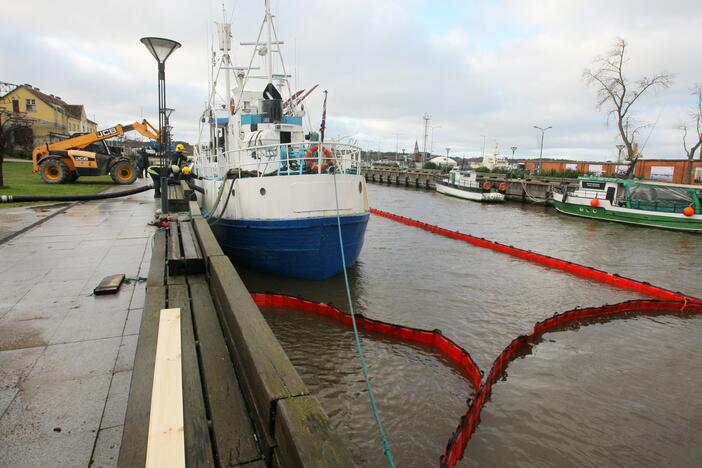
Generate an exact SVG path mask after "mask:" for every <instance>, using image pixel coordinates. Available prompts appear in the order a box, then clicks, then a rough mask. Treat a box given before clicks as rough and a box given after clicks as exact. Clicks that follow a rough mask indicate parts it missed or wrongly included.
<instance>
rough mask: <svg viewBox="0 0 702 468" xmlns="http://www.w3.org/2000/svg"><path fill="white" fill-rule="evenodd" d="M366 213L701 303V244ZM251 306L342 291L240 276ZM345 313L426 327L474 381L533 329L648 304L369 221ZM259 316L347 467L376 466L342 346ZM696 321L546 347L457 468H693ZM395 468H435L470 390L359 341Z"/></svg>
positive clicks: (367, 418) (417, 362)
mask: <svg viewBox="0 0 702 468" xmlns="http://www.w3.org/2000/svg"><path fill="white" fill-rule="evenodd" d="M368 191H369V201H370V204H371V206H372V207H374V208H378V209H381V210H386V211H390V212H393V213H397V214H401V215H403V216H408V217H411V218H415V219H419V220H422V221H425V222H428V223H431V224H436V225H440V226H442V227H446V228H449V229H457V230H460V231H462V232H466V233H470V234H474V235H478V236H481V237H486V238H488V239H491V240H496V241H500V242H503V243H506V244H510V245H514V246H515V247H521V248H526V249H531V250H534V251H536V252H540V253H544V254H548V255H552V256H555V257H559V258H563V259H566V260H570V261H574V262H578V263H583V264H586V265H589V266H593V267H596V268H600V269H603V270H606V271H608V272H612V273H619V274H621V275H624V276H630V277H633V278H635V279H639V280H644V281H648V282H650V283H652V284H655V285H658V286H662V287H665V288H669V289H673V290H679V291H682V292H684V293H687V294H690V295H693V296H698V297H702V283H701V282H700V265H699V264H700V257H701V255H702V235H693V234H686V233H676V232H669V231H662V230H655V229H650V228H638V227H628V226H625V225H619V224H614V223H605V222H599V221H590V220H584V219H578V218H573V217H567V216H565V215H560V214H557V213H556V212H555V210H553V209H550V208H544V207H540V206H531V205H521V204H518V203H505V204H504V205H483V204H479V203H474V202H469V201H464V200H458V199H453V198H448V197H445V196H443V195H439V194H437V193H435V192H431V191H425V190H416V189H407V188H398V187H388V186H380V185H372V184H369V186H368ZM238 269H239V271H240V272H241V274H242V277H243V279H244V281H245V282H246V284H247V286H248V287H249V289H250V290H251V291H256V292H265V291H271V292H277V293H281V294H291V295H296V296H302V297H304V298H307V299H311V300H317V301H320V302H332V303H334V304H335V305H336V306H337V307H339V308H340V309H342V310H344V311H347V310H348V307H347V306H346V296H345V289H344V284H343V276H341V275H339V276H337V277H335V278H332V279H329V280H326V281H315V282H313V281H305V280H292V279H284V278H277V277H271V276H270V275H262V274H259V273H256V272H253V271H250V270H247V269H245V268H241V267H238ZM349 273H350V282H351V292H352V295H353V299H354V304H355V307H356V311H357V312H360V313H363V314H364V315H366V316H368V317H372V318H376V319H380V320H385V321H390V322H394V323H399V324H404V325H409V326H414V327H420V328H425V329H435V328H438V329H440V330H442V332H443V333H444V334H445V335H447V336H449V337H450V338H452V339H453V340H454V341H456V342H457V343H458V344H459V345H461V346H463V347H464V348H465V349H467V350H468V351H469V352H470V353H471V355H472V356H473V358H474V359H475V361H476V362H477V363H478V365H479V366H480V368H481V369H483V370H485V371H486V372H487V371H488V370H489V368H490V365H491V363H492V361H493V360H494V358H495V357H496V356H497V355H498V354H499V353H500V351H501V350H502V349H503V348H504V347H505V346H506V345H507V344H509V342H510V341H511V340H512V339H513V338H514V337H516V336H517V335H520V334H523V333H526V332H529V331H530V330H531V328H532V326H533V324H534V323H535V322H538V321H540V320H543V319H544V318H547V317H550V316H551V315H552V314H554V313H556V312H563V311H565V310H568V309H572V308H574V307H585V306H598V305H604V304H612V303H616V302H621V301H625V300H629V299H637V298H642V296H639V295H637V294H636V293H633V292H630V291H624V290H620V289H615V288H611V287H609V286H605V285H602V284H600V283H595V282H591V281H588V280H585V279H581V278H578V277H574V276H572V275H569V274H567V273H564V272H560V271H556V270H551V269H548V268H545V267H541V266H538V265H534V264H531V263H528V262H525V261H523V260H519V259H515V258H512V257H509V256H505V255H503V254H499V253H496V252H492V251H490V250H485V249H480V248H477V247H473V246H470V245H468V244H465V243H462V242H458V241H455V240H451V239H447V238H443V237H439V236H436V235H434V234H431V233H428V232H425V231H422V230H419V229H416V228H411V227H408V226H404V225H402V224H399V223H395V222H393V221H390V220H386V219H383V218H380V217H377V216H373V215H371V219H370V221H369V223H368V230H367V233H366V239H365V244H364V248H363V251H362V253H361V256H360V258H359V260H358V262H357V263H356V264H355V265H354V266H353V267H352V268H351V269H350V271H349ZM264 315H265V317H266V319H267V320H268V322H269V324H270V325H271V327H272V329H273V331H274V333H275V334H276V336H277V337H278V339H279V340H280V341H281V343H282V345H283V347H284V348H285V350H286V351H287V353H288V355H289V356H290V358H291V360H292V362H293V363H294V364H295V366H296V368H297V369H298V371H299V372H300V375H301V376H302V378H303V380H304V381H305V383H306V384H307V386H308V388H309V389H310V390H311V391H312V393H313V394H315V395H317V397H318V398H319V400H320V401H321V403H322V406H323V407H324V409H325V411H326V412H327V414H328V415H329V417H330V421H331V424H332V425H333V427H334V428H335V429H336V431H337V432H338V433H339V434H340V435H341V436H342V437H343V438H344V440H345V441H346V443H347V445H348V447H349V449H350V450H351V453H352V456H353V457H354V461H355V462H356V463H357V464H358V465H359V466H364V467H372V466H383V465H384V464H385V462H384V456H383V453H382V449H381V445H380V441H379V438H378V435H377V433H376V430H375V426H374V422H373V417H372V414H371V412H370V407H369V403H368V397H367V392H366V388H365V383H364V381H363V378H362V375H361V372H360V364H359V362H358V358H357V355H356V352H355V348H354V341H353V334H352V332H351V330H350V329H349V328H347V327H345V326H343V325H340V324H337V323H336V322H332V321H330V320H326V319H320V318H318V317H314V316H309V315H306V314H304V313H301V312H296V311H292V310H280V309H264ZM701 339H702V317H681V316H656V317H651V316H645V317H637V318H629V319H624V320H615V321H612V322H608V323H597V324H591V325H587V326H582V327H580V328H578V329H576V330H567V331H561V332H554V333H547V334H545V335H544V339H543V340H542V342H541V343H540V344H538V345H537V346H536V347H534V348H533V349H532V353H531V354H529V355H527V356H525V357H523V358H519V359H517V360H516V361H514V362H512V363H511V364H510V365H509V367H508V368H507V373H506V376H505V378H504V379H503V380H501V381H499V382H498V383H497V384H496V385H495V386H494V387H493V393H492V396H491V398H490V400H489V402H488V403H487V404H486V406H485V408H484V409H483V412H482V416H481V422H480V425H479V426H478V428H477V430H476V432H475V434H474V435H473V439H472V440H471V442H470V443H469V444H468V447H467V449H466V452H465V456H464V458H463V460H462V461H461V463H460V466H539V467H541V466H559V467H561V466H610V465H617V466H660V465H668V466H698V465H699V464H700V463H702V391H700V390H701V389H702V386H701V385H700V384H701V383H702V344H701ZM362 341H363V346H364V350H365V353H366V360H367V361H368V365H369V373H370V375H371V377H372V382H373V387H374V390H375V393H376V397H377V399H378V402H379V408H380V412H381V415H382V418H383V423H384V425H385V429H386V433H387V434H388V438H389V441H390V445H391V447H392V451H393V455H394V457H395V459H396V461H397V463H398V466H437V465H438V461H439V456H440V454H441V453H442V452H443V450H444V447H445V445H446V443H447V441H448V438H449V436H450V434H451V432H452V431H453V430H454V429H455V427H456V426H457V424H458V422H459V420H460V416H461V415H463V414H464V413H465V411H466V409H467V406H466V399H467V398H468V397H469V396H470V394H471V391H472V388H471V386H470V384H469V383H468V380H467V378H466V377H465V376H464V375H463V373H462V372H461V371H460V369H458V368H456V367H455V366H454V365H452V364H451V363H450V362H448V361H447V360H446V359H444V358H443V357H442V356H440V355H438V354H437V353H435V352H433V351H431V350H429V349H426V348H423V347H420V346H411V345H409V346H408V345H406V344H404V343H401V342H398V341H394V340H388V339H385V338H383V337H382V336H378V335H376V334H362Z"/></svg>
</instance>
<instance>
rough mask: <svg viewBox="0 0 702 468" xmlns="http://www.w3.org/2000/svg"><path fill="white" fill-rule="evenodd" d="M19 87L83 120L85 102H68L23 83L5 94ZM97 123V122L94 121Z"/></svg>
mask: <svg viewBox="0 0 702 468" xmlns="http://www.w3.org/2000/svg"><path fill="white" fill-rule="evenodd" d="M19 88H24V89H26V90H27V91H29V92H30V93H32V94H33V95H35V96H36V97H37V98H39V99H41V100H42V101H44V102H45V103H46V104H48V105H49V106H52V107H60V108H62V109H63V110H64V111H65V112H66V114H68V115H69V116H70V117H72V118H74V119H76V120H81V117H82V116H83V113H84V106H83V104H68V103H67V102H66V101H64V100H63V99H61V98H60V97H59V96H54V95H52V94H46V93H43V92H41V91H40V90H38V89H37V88H35V87H33V86H31V85H28V84H23V85H20V86H18V87H17V88H15V89H14V90H12V91H10V92H9V93H7V94H6V95H5V96H7V95H9V94H11V93H13V92H14V91H15V90H17V89H19ZM3 97H4V96H3ZM92 123H95V122H92Z"/></svg>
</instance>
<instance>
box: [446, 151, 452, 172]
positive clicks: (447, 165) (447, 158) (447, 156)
mask: <svg viewBox="0 0 702 468" xmlns="http://www.w3.org/2000/svg"><path fill="white" fill-rule="evenodd" d="M449 151H451V148H449V147H448V146H447V147H446V169H448V167H449Z"/></svg>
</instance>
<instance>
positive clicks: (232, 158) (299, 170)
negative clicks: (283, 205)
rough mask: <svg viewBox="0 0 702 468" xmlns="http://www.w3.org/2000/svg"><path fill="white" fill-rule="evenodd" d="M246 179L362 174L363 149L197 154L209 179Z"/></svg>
mask: <svg viewBox="0 0 702 468" xmlns="http://www.w3.org/2000/svg"><path fill="white" fill-rule="evenodd" d="M232 170H233V171H236V172H238V175H239V176H240V177H241V176H242V174H244V175H245V176H248V177H251V176H258V177H262V176H273V175H278V176H282V175H301V174H326V173H331V172H332V171H336V172H340V173H343V174H360V173H361V148H359V147H357V146H353V145H349V144H345V143H335V142H329V143H321V142H304V143H282V144H275V145H261V146H250V147H247V148H241V149H237V150H231V151H228V152H221V153H215V152H213V151H212V150H211V148H209V147H204V148H198V149H196V153H195V171H196V173H197V174H198V175H199V176H201V177H204V178H207V179H221V178H224V177H226V175H227V173H228V172H230V171H232Z"/></svg>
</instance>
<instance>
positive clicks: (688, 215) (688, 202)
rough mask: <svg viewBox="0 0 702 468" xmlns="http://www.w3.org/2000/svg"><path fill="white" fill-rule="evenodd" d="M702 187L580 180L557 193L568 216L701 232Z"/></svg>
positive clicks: (555, 197) (555, 198)
mask: <svg viewBox="0 0 702 468" xmlns="http://www.w3.org/2000/svg"><path fill="white" fill-rule="evenodd" d="M701 201H702V186H697V185H680V184H670V183H663V182H653V181H643V180H636V179H633V180H632V179H617V178H608V177H581V178H579V179H578V187H577V188H576V189H575V190H572V191H568V190H566V189H563V188H562V189H560V190H554V193H553V203H554V206H555V207H556V209H557V210H558V211H559V212H561V213H565V214H569V215H573V216H581V217H584V218H593V219H600V220H605V221H615V222H618V223H627V224H638V225H640V226H650V227H657V228H663V229H674V230H680V231H694V232H702V215H701V214H699V213H700V202H701Z"/></svg>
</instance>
